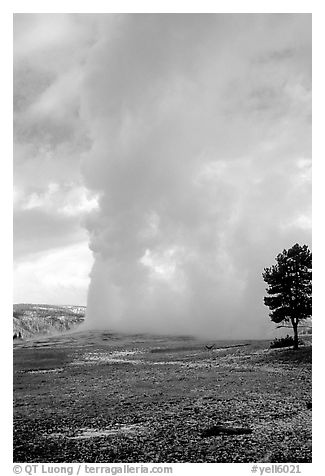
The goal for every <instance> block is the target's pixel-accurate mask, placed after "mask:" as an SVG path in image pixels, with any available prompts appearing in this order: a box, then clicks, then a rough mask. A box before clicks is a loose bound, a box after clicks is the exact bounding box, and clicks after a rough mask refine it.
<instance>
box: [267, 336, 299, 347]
mask: <svg viewBox="0 0 325 476" xmlns="http://www.w3.org/2000/svg"><path fill="white" fill-rule="evenodd" d="M293 344H294V339H293V337H292V336H289V334H287V335H286V337H281V338H280V339H277V338H275V339H274V340H273V341H272V342H271V343H270V349H278V348H280V347H291V346H293ZM299 344H302V342H301V341H299Z"/></svg>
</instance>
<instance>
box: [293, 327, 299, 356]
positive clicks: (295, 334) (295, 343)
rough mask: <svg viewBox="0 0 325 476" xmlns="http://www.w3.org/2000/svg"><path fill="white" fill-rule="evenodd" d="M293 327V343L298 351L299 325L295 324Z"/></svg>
mask: <svg viewBox="0 0 325 476" xmlns="http://www.w3.org/2000/svg"><path fill="white" fill-rule="evenodd" d="M292 327H293V341H294V342H293V348H294V349H295V350H297V349H298V323H297V322H293V323H292Z"/></svg>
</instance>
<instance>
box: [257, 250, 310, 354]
mask: <svg viewBox="0 0 325 476" xmlns="http://www.w3.org/2000/svg"><path fill="white" fill-rule="evenodd" d="M311 268H312V253H311V251H310V250H309V248H308V246H307V245H303V246H300V245H299V244H298V243H296V244H295V245H294V246H292V248H290V249H289V250H283V252H282V253H280V254H279V255H278V256H277V257H276V264H275V265H273V266H271V267H270V268H264V272H263V279H264V281H265V282H266V283H267V284H268V288H267V289H266V291H267V294H268V296H266V297H264V304H265V305H266V306H268V307H269V309H270V314H269V316H270V318H271V320H272V321H273V322H276V323H281V322H287V323H289V324H291V325H292V328H293V331H294V348H295V349H297V348H298V325H299V323H300V322H301V321H303V320H305V319H307V318H309V317H311V314H312V297H311V295H312V271H311Z"/></svg>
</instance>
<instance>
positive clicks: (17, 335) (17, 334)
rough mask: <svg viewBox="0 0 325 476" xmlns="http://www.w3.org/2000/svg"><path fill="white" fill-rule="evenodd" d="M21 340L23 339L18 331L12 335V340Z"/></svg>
mask: <svg viewBox="0 0 325 476" xmlns="http://www.w3.org/2000/svg"><path fill="white" fill-rule="evenodd" d="M22 338H23V336H22V333H21V332H20V331H19V332H15V333H14V339H22Z"/></svg>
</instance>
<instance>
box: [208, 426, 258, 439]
mask: <svg viewBox="0 0 325 476" xmlns="http://www.w3.org/2000/svg"><path fill="white" fill-rule="evenodd" d="M250 433H253V430H252V429H251V428H243V427H231V426H224V425H215V426H211V427H210V428H206V429H205V430H203V431H202V434H201V436H202V438H208V437H210V436H218V435H245V434H250Z"/></svg>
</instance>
